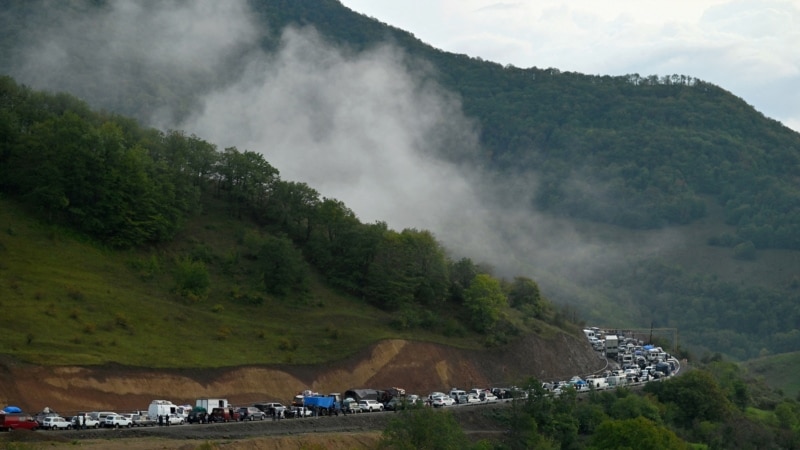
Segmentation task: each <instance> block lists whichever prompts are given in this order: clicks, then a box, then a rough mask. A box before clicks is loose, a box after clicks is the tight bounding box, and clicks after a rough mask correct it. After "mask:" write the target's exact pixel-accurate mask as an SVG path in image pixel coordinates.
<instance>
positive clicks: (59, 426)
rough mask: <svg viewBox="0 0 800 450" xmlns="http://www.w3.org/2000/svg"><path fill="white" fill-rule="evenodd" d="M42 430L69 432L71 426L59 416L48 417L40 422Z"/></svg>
mask: <svg viewBox="0 0 800 450" xmlns="http://www.w3.org/2000/svg"><path fill="white" fill-rule="evenodd" d="M42 428H45V429H48V430H69V429H71V428H72V424H71V423H69V421H67V419H65V418H63V417H61V416H48V417H45V418H44V420H43V421H42Z"/></svg>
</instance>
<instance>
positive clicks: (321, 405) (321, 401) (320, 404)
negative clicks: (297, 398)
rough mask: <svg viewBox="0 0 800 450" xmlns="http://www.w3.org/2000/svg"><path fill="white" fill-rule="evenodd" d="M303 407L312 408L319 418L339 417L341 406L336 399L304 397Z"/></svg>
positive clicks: (331, 397)
mask: <svg viewBox="0 0 800 450" xmlns="http://www.w3.org/2000/svg"><path fill="white" fill-rule="evenodd" d="M303 406H305V407H306V408H311V410H312V411H315V412H316V415H318V416H329V415H333V414H335V415H337V416H338V415H339V409H341V406H340V405H339V402H338V401H336V397H333V396H329V397H303Z"/></svg>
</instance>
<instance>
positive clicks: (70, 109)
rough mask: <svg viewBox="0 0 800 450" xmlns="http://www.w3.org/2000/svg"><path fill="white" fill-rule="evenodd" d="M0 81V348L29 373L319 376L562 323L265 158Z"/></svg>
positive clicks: (509, 285) (422, 240)
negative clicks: (43, 368)
mask: <svg viewBox="0 0 800 450" xmlns="http://www.w3.org/2000/svg"><path fill="white" fill-rule="evenodd" d="M0 81H2V83H0V99H2V104H0V115H2V117H3V119H4V120H3V121H2V123H3V125H4V128H3V133H2V138H1V139H0V140H1V141H2V142H3V146H2V149H1V150H2V151H0V163H1V164H0V167H2V169H0V189H2V192H3V193H4V194H5V195H6V196H7V198H5V199H2V200H0V201H2V205H3V208H2V212H1V213H0V218H1V219H2V222H0V223H2V230H3V235H2V237H0V251H1V252H2V253H3V263H2V266H0V270H1V271H2V272H0V274H2V279H3V283H2V285H0V294H2V295H1V296H0V298H2V299H3V300H2V308H3V309H4V311H6V314H4V316H3V318H2V321H3V325H4V329H6V330H7V331H8V332H7V333H4V334H3V336H2V338H0V340H2V341H5V343H6V344H7V346H6V348H8V349H9V350H10V352H11V353H12V354H14V355H16V356H19V357H21V358H23V359H25V360H28V361H33V362H38V363H50V364H52V363H60V364H64V363H69V364H97V363H103V362H109V361H113V362H119V363H125V364H131V365H139V366H146V367H164V366H182V367H183V366H204V367H208V366H211V367H216V366H228V365H237V364H246V363H267V362H290V363H291V362H294V363H319V362H322V361H328V360H331V359H336V358H341V357H343V356H345V355H347V354H350V353H352V352H354V351H356V350H358V349H362V348H364V347H365V346H366V345H367V344H369V343H372V342H374V341H376V340H379V339H383V338H388V337H407V338H410V337H412V336H413V337H414V338H415V339H423V340H431V341H436V342H447V343H449V344H451V345H454V346H462V347H463V346H467V347H475V346H483V345H489V346H491V345H497V344H501V343H505V342H508V341H509V340H510V339H513V338H514V337H515V336H517V335H519V334H520V333H523V332H529V331H531V330H539V331H541V330H544V329H546V328H547V327H546V326H545V322H550V323H555V324H557V325H561V326H565V327H568V328H569V324H568V322H567V320H566V319H565V318H564V317H563V315H562V314H561V313H560V312H557V311H556V310H555V309H554V308H553V307H552V306H551V304H550V303H549V302H548V301H547V300H546V299H545V298H543V296H542V295H541V294H540V292H539V289H538V286H537V285H536V283H535V282H534V281H533V280H530V279H527V278H522V277H518V278H516V279H514V280H512V281H505V280H502V279H498V278H495V277H493V276H492V275H491V274H490V273H488V272H487V271H486V270H485V269H482V268H481V267H480V266H479V265H478V264H476V263H474V262H472V261H471V260H470V259H467V258H463V259H460V260H457V261H454V260H451V259H449V258H448V257H447V255H446V250H445V249H444V248H443V247H442V246H441V245H440V244H439V243H438V242H437V241H436V240H435V239H434V238H433V236H432V235H431V234H430V233H429V232H426V231H418V230H403V231H401V232H397V231H394V230H391V229H389V228H388V227H387V226H386V225H385V224H383V223H375V224H363V223H361V222H360V221H359V220H358V219H357V218H356V217H355V215H354V214H353V213H352V212H351V211H349V210H348V209H347V208H346V206H345V205H344V204H342V203H341V202H338V201H336V200H333V199H327V198H323V197H321V196H320V195H319V194H318V193H317V192H316V191H314V190H313V189H311V188H310V187H308V186H307V185H305V184H302V183H295V182H289V181H284V180H281V179H280V177H279V174H278V171H277V170H276V169H274V168H273V167H272V166H270V165H269V163H267V162H266V161H265V160H264V159H263V157H261V156H260V155H257V154H255V153H252V152H247V151H245V152H239V151H238V150H236V149H234V148H228V149H225V150H224V151H222V152H220V151H217V150H216V148H215V147H214V146H213V145H212V144H209V143H207V142H204V141H202V140H200V139H199V138H196V137H194V136H191V137H187V136H184V135H182V134H181V133H179V132H169V133H161V132H158V131H156V130H153V129H145V128H142V127H140V126H138V125H137V124H136V123H135V122H133V121H131V120H129V119H125V118H121V117H117V116H108V115H104V114H98V113H95V112H92V111H91V110H90V109H89V108H88V107H86V105H85V104H83V103H82V102H80V101H79V100H77V99H75V98H73V97H70V96H68V95H65V94H58V95H51V94H45V93H41V92H36V91H32V90H30V89H28V88H26V87H22V86H18V85H16V84H15V83H14V82H13V80H11V79H9V78H3V79H2V80H0ZM573 330H574V329H573ZM176 345H177V346H179V347H177V348H180V349H181V355H182V358H180V359H174V352H175V348H176ZM219 348H224V349H225V352H222V353H220V352H219Z"/></svg>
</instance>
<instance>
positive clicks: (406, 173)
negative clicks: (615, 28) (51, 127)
mask: <svg viewBox="0 0 800 450" xmlns="http://www.w3.org/2000/svg"><path fill="white" fill-rule="evenodd" d="M41 5H42V4H41V3H38V2H7V3H5V4H4V5H3V8H2V14H0V21H1V22H0V24H2V27H1V28H0V29H2V30H3V31H2V35H1V36H0V48H1V49H2V52H0V55H2V56H0V68H2V70H3V71H4V72H6V73H7V74H9V75H11V76H13V77H14V78H15V79H16V80H18V82H21V83H25V84H30V85H31V86H33V87H36V88H46V89H50V90H57V91H61V90H64V91H68V92H70V93H72V94H74V95H77V96H79V97H80V98H83V99H86V100H87V101H88V102H89V104H90V105H91V106H93V107H98V108H104V109H106V110H108V111H111V112H113V113H119V114H125V115H131V116H134V117H136V118H137V119H139V120H141V121H142V122H144V123H148V124H153V125H157V126H159V127H160V128H177V129H184V130H187V131H188V132H191V133H195V134H197V135H198V136H199V137H200V138H203V139H207V140H208V141H209V142H214V143H217V144H218V145H222V146H228V145H230V144H233V145H235V146H237V147H240V148H244V149H248V150H252V151H254V152H257V153H259V154H262V155H264V157H265V158H266V160H267V161H269V162H270V163H271V164H273V165H274V166H275V167H276V168H278V169H280V172H281V174H284V175H285V176H287V177H288V178H289V179H296V180H302V181H304V182H307V183H308V184H309V185H310V186H313V187H314V188H317V189H320V191H322V192H324V193H325V194H326V195H331V196H333V197H335V198H339V199H341V200H343V201H344V203H346V204H347V205H348V207H349V208H352V211H353V212H354V213H355V214H356V215H357V216H359V217H368V220H366V222H371V221H373V220H376V221H387V222H388V224H389V225H390V226H394V227H397V228H398V229H399V228H417V229H420V228H424V229H428V230H431V231H432V232H433V234H434V235H435V236H436V238H438V239H440V240H441V241H442V242H443V244H444V246H445V247H446V248H447V252H449V253H451V254H452V255H453V256H454V259H457V258H458V257H468V258H472V259H475V260H478V261H486V262H487V263H488V264H489V265H490V266H491V267H492V268H493V271H494V272H495V273H497V274H499V275H501V276H506V277H512V276H515V275H519V274H521V275H523V276H526V277H530V278H531V279H534V280H536V282H537V283H538V284H539V286H540V287H541V288H542V291H543V292H544V293H546V295H547V297H548V298H549V299H551V300H552V301H554V302H556V303H557V304H560V305H568V306H569V307H570V308H572V310H573V314H574V315H575V316H577V317H579V318H582V319H584V320H587V321H589V322H591V323H597V324H602V325H605V326H609V327H613V328H625V327H630V328H647V327H650V326H652V327H654V328H677V329H678V330H679V334H680V340H681V345H684V346H686V347H688V348H690V349H692V350H693V351H696V352H701V353H702V352H721V353H725V354H728V355H730V356H733V357H735V358H740V359H746V358H751V357H754V356H757V355H764V354H769V353H780V352H784V351H790V350H795V349H796V348H797V347H798V345H799V344H800V333H798V331H797V329H798V319H800V317H798V314H799V313H800V311H798V310H797V308H796V306H795V305H796V304H798V302H797V301H798V300H800V299H799V298H798V297H799V296H800V293H799V291H798V289H800V277H798V275H799V274H800V258H797V251H798V250H799V249H800V240H799V239H800V238H799V236H800V228H798V227H800V215H798V214H799V213H798V211H800V208H798V206H800V195H798V180H797V178H796V174H797V173H798V170H797V169H798V161H800V159H799V158H800V135H798V134H797V133H795V132H793V131H791V130H789V129H788V128H786V127H784V126H782V125H781V124H780V123H778V122H776V121H774V120H771V119H769V118H767V117H764V116H763V115H762V114H760V113H759V112H757V111H755V110H754V109H753V108H752V107H750V106H749V105H747V104H746V103H745V102H743V101H742V100H741V99H740V98H738V97H736V96H735V95H734V94H732V93H730V92H727V91H726V90H725V89H724V88H722V87H719V86H715V85H713V84H711V83H707V82H704V81H703V80H698V79H696V78H694V77H692V76H690V75H672V74H666V75H639V74H630V75H627V76H622V77H609V76H595V75H584V74H578V73H568V72H561V71H559V70H558V69H557V68H536V67H532V68H525V69H523V68H516V67H510V66H501V65H499V64H496V63H492V62H490V61H483V60H480V59H477V58H471V57H469V56H467V55H456V54H451V53H447V52H442V51H439V50H437V49H435V48H432V47H430V46H428V45H426V44H424V43H423V42H420V41H419V40H417V39H416V38H414V36H412V35H410V34H408V33H406V32H404V31H402V30H399V29H397V28H394V27H391V26H389V25H386V24H383V23H380V22H378V21H376V20H374V19H370V18H367V17H364V16H361V15H359V14H356V13H354V12H352V11H350V10H348V9H347V8H345V7H343V6H342V5H341V4H339V3H338V2H336V1H332V0H322V1H314V2H311V1H278V0H269V1H267V0H252V1H250V2H247V3H236V4H233V5H234V6H231V5H228V6H213V5H212V4H210V3H203V2H200V3H194V4H192V5H186V4H180V3H176V4H168V5H167V6H152V5H151V6H147V7H130V8H129V9H125V8H121V7H119V6H118V5H115V4H114V3H111V2H104V1H96V2H70V3H63V4H55V5H52V4H49V6H50V7H48V8H44V7H42V6H41ZM215 8H217V9H215ZM209 14H212V15H214V17H216V18H217V20H216V21H211V22H209V21H208V16H209ZM131 18H135V20H131ZM212 22H213V23H212ZM134 24H135V26H133V25H134ZM167 231H168V230H167ZM352 281H353V280H350V282H352Z"/></svg>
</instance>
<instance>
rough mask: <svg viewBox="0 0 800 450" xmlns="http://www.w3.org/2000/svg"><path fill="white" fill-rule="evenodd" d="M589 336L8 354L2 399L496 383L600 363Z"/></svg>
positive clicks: (259, 396)
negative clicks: (207, 352)
mask: <svg viewBox="0 0 800 450" xmlns="http://www.w3.org/2000/svg"><path fill="white" fill-rule="evenodd" d="M604 365H605V360H603V359H600V358H598V356H597V353H596V352H594V351H592V349H591V348H590V347H589V345H588V344H587V343H586V342H585V340H583V339H580V338H577V337H573V336H567V335H558V336H556V337H555V338H552V339H548V340H544V339H542V338H539V337H536V336H527V337H524V338H521V339H519V340H518V341H517V342H515V343H513V344H511V345H509V346H507V347H505V348H503V349H487V350H481V351H475V350H462V349H456V348H452V347H446V346H443V345H438V344H431V343H424V342H414V341H404V340H387V341H382V342H379V343H377V344H375V345H373V346H372V347H370V348H369V349H366V350H365V351H363V352H361V353H360V354H357V355H354V356H352V357H350V358H347V359H346V360H342V361H337V362H333V363H329V364H325V365H321V366H252V367H235V368H227V369H180V370H153V369H143V368H133V367H123V366H101V367H47V366H31V365H26V364H18V363H15V362H13V361H7V360H6V361H0V405H17V406H20V407H21V408H23V409H24V410H25V411H28V412H36V411H41V410H42V409H43V408H44V407H50V408H52V409H55V410H56V411H59V412H62V413H63V414H69V413H70V412H75V411H95V410H119V411H122V410H136V409H146V408H147V406H148V405H149V404H150V402H151V401H152V400H154V399H168V400H171V401H173V402H175V403H176V404H194V402H195V399H197V398H201V397H223V398H227V399H228V400H229V401H230V402H231V403H233V404H248V403H252V402H255V401H262V400H268V401H280V402H284V403H286V402H288V401H289V400H290V399H291V398H292V396H293V395H294V394H295V393H297V392H300V391H302V390H304V389H312V390H315V391H319V392H326V393H327V392H344V391H345V390H347V389H350V388H376V389H382V388H388V387H392V386H396V387H402V388H405V389H406V390H407V392H410V393H418V394H427V393H429V392H431V391H434V390H445V389H449V388H450V387H452V386H459V387H463V388H467V389H468V388H471V387H489V386H496V385H509V384H512V383H519V382H521V381H522V380H524V379H526V378H527V377H530V376H534V377H537V378H539V379H542V380H550V379H565V378H566V379H568V378H569V377H571V376H572V375H577V374H581V375H584V374H587V373H590V372H594V371H596V370H599V369H601V368H602V367H604Z"/></svg>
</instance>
